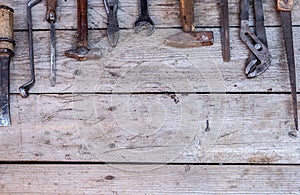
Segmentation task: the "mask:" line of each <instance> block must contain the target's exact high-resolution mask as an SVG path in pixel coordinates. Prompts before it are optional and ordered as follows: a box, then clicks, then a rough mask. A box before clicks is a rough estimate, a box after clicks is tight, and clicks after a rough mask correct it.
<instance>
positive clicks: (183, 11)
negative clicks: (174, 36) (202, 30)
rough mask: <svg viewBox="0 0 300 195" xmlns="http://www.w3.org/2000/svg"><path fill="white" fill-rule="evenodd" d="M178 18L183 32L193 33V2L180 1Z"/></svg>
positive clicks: (188, 0)
mask: <svg viewBox="0 0 300 195" xmlns="http://www.w3.org/2000/svg"><path fill="white" fill-rule="evenodd" d="M180 16H181V24H182V28H183V31H184V32H192V31H195V25H194V0H180Z"/></svg>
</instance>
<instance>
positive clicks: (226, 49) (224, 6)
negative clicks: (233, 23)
mask: <svg viewBox="0 0 300 195" xmlns="http://www.w3.org/2000/svg"><path fill="white" fill-rule="evenodd" d="M221 41H222V57H223V61H224V62H229V61H230V35H229V13H228V0H221Z"/></svg>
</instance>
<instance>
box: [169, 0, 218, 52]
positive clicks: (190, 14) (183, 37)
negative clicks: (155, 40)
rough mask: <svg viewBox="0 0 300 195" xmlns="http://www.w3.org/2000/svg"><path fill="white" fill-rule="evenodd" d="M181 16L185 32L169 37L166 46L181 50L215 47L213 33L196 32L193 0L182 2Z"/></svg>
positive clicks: (183, 0)
mask: <svg viewBox="0 0 300 195" xmlns="http://www.w3.org/2000/svg"><path fill="white" fill-rule="evenodd" d="M180 16H181V23H182V26H183V31H184V32H180V33H177V34H175V35H171V36H169V37H167V38H166V39H165V40H164V43H165V44H166V45H168V46H171V47H179V48H188V47H199V46H210V45H213V42H214V35H213V32H212V31H200V32H196V31H195V25H194V1H193V0H180Z"/></svg>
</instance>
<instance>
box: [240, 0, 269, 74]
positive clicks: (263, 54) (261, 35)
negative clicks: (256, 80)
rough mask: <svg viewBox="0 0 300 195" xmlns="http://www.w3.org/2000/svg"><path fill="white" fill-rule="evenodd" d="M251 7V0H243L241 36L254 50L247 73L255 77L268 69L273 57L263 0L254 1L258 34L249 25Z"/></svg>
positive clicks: (247, 63)
mask: <svg viewBox="0 0 300 195" xmlns="http://www.w3.org/2000/svg"><path fill="white" fill-rule="evenodd" d="M249 9H250V8H249V0H241V18H240V19H241V29H240V37H241V39H242V41H243V42H244V43H245V44H246V45H247V47H248V48H249V49H250V50H251V52H252V53H251V54H250V56H249V58H248V59H247V62H246V68H245V74H246V76H247V77H248V78H253V77H256V76H258V75H261V74H262V73H263V72H265V71H266V70H267V69H268V67H269V66H270V65H271V58H272V57H271V54H270V52H269V50H268V42H267V36H266V30H265V26H264V11H263V4H262V0H255V1H254V12H255V27H256V35H255V34H254V33H252V32H251V30H250V27H249Z"/></svg>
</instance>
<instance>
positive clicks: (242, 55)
mask: <svg viewBox="0 0 300 195" xmlns="http://www.w3.org/2000/svg"><path fill="white" fill-rule="evenodd" d="M213 30H214V33H215V44H214V46H211V47H200V48H192V49H177V48H172V47H168V46H165V45H164V44H163V40H164V39H165V38H166V37H167V36H169V35H172V34H174V33H176V32H178V31H179V30H175V29H172V30H157V31H156V33H155V34H154V35H153V36H151V37H143V36H138V35H136V34H135V33H134V32H133V31H132V30H127V31H122V33H121V37H120V42H119V44H118V46H117V47H116V48H114V49H112V48H111V47H110V46H109V44H108V41H107V38H106V37H105V36H104V35H103V34H104V32H103V31H97V30H93V31H90V33H91V36H90V41H89V42H90V47H91V48H96V49H101V51H102V53H103V56H102V58H101V59H97V60H95V59H94V60H88V61H85V62H78V61H76V60H74V59H70V58H66V57H65V56H64V52H65V51H66V50H67V49H70V48H72V47H75V43H76V32H68V31H67V32H66V31H58V32H57V36H58V41H57V52H58V56H57V69H58V70H57V85H56V87H50V47H49V42H50V40H49V33H47V32H34V52H35V53H34V54H35V66H36V85H35V86H34V87H33V89H32V90H31V92H32V93H70V92H92V93H93V92H108V93H110V92H133V91H134V92H161V91H175V92H178V91H179V92H212V91H217V92H220V91H221V92H245V91H247V92H269V91H273V92H283V91H284V92H288V91H290V86H289V85H290V84H289V75H288V68H287V64H286V59H285V52H284V48H283V45H282V43H281V40H280V39H278V37H281V36H282V33H281V30H280V28H267V35H268V38H269V49H270V52H271V54H272V56H273V60H272V64H271V66H270V67H269V69H268V70H267V71H266V72H265V73H264V74H262V75H261V76H259V77H257V78H255V79H247V78H246V76H245V75H244V66H245V64H246V59H247V58H248V55H249V50H248V49H247V48H246V46H245V44H244V43H243V42H242V41H241V40H240V39H239V30H238V29H232V30H231V46H232V50H231V55H232V58H231V59H232V60H231V62H229V63H223V60H222V57H221V56H222V55H221V41H220V33H219V29H213ZM16 39H17V42H18V43H19V44H18V45H17V46H16V50H15V52H16V55H15V57H14V58H13V60H12V63H11V76H10V80H11V92H13V93H18V88H19V86H21V85H23V84H24V83H25V82H27V81H28V80H29V74H30V71H29V58H28V42H27V33H25V32H18V33H16ZM299 40H300V28H299V27H295V28H294V41H295V60H296V67H298V65H299V64H300V45H299V44H296V43H297V42H298V41H299ZM297 75H298V76H297V78H298V83H300V74H299V71H298V72H297ZM183 82H184V83H186V84H188V85H189V87H188V88H186V89H183V88H182V83H183ZM137 83H138V84H137ZM149 83H152V84H149ZM298 86H299V85H298ZM132 87H134V89H132ZM298 89H299V88H298Z"/></svg>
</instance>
